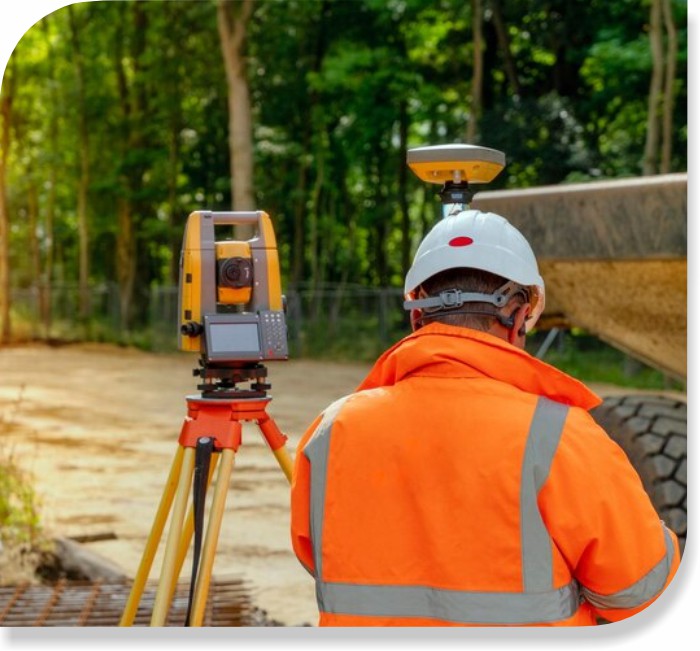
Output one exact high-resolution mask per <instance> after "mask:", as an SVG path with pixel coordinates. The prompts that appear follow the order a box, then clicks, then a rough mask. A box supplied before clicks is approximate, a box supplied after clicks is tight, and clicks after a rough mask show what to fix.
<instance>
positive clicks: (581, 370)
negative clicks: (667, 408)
mask: <svg viewBox="0 0 700 651" xmlns="http://www.w3.org/2000/svg"><path fill="white" fill-rule="evenodd" d="M562 335H563V336H562ZM560 337H561V339H560V342H559V344H558V345H555V346H553V347H552V348H550V349H549V351H548V352H547V354H546V356H545V357H544V361H545V362H547V363H548V364H551V365H552V366H555V367H557V368H558V369H560V370H562V371H564V372H565V373H568V374H569V375H571V376H573V377H575V378H577V379H578V380H581V381H582V382H586V383H590V382H601V383H605V384H614V385H617V386H623V387H630V388H635V389H659V390H676V391H683V390H684V387H683V385H681V384H680V383H679V382H677V381H674V380H671V379H670V378H668V377H667V376H665V375H664V374H663V373H661V372H660V371H657V370H656V369H653V368H651V367H649V366H646V365H644V364H642V363H641V362H638V361H636V360H634V359H632V358H630V357H629V356H627V355H625V353H623V352H621V351H619V350H617V349H615V348H612V347H610V346H608V345H607V344H605V343H603V342H602V341H600V340H599V339H597V338H596V337H593V336H590V335H586V334H585V333H582V332H578V331H572V332H570V333H566V334H564V333H562V334H561V335H560ZM528 348H529V349H530V348H532V352H533V353H534V352H536V349H535V348H534V346H533V343H530V342H528Z"/></svg>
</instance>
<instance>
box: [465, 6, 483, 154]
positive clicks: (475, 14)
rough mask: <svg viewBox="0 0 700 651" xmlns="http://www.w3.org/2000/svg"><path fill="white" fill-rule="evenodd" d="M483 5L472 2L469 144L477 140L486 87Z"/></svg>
mask: <svg viewBox="0 0 700 651" xmlns="http://www.w3.org/2000/svg"><path fill="white" fill-rule="evenodd" d="M483 15H484V11H483V5H482V0H472V39H473V45H474V70H473V73H472V91H471V99H472V101H471V110H470V115H469V122H468V123H467V134H466V136H467V142H468V143H472V142H474V141H475V140H476V137H477V132H478V128H479V118H480V117H481V104H482V94H483V85H484V50H483V42H484V39H483Z"/></svg>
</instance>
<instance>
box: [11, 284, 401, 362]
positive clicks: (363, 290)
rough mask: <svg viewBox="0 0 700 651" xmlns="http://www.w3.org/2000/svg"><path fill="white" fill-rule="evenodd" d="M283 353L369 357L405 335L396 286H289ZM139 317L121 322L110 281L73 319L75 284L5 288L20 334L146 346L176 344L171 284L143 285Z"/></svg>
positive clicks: (96, 290) (92, 294) (168, 347)
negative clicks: (128, 323)
mask: <svg viewBox="0 0 700 651" xmlns="http://www.w3.org/2000/svg"><path fill="white" fill-rule="evenodd" d="M284 295H285V300H286V311H287V327H288V336H289V349H290V354H291V355H292V356H295V357H302V356H314V357H332V358H343V359H361V360H370V359H373V358H374V357H376V355H377V354H378V353H380V352H381V351H382V350H384V349H385V348H386V347H387V346H389V345H391V344H392V343H393V342H395V341H397V340H398V339H399V338H401V337H403V336H404V335H406V334H408V332H409V330H410V327H409V322H408V315H407V313H406V312H405V311H404V310H403V307H402V304H403V296H402V291H401V289H398V288H367V287H363V286H360V285H350V284H325V285H321V286H318V285H317V286H312V285H310V284H301V285H298V286H290V287H288V288H286V290H285V292H284ZM135 300H136V301H138V303H139V304H140V305H145V306H147V309H146V310H145V312H144V316H143V317H142V322H141V323H139V324H136V325H133V326H132V327H131V328H129V329H127V328H126V327H125V325H124V319H122V313H121V304H120V297H119V288H118V286H117V285H116V284H115V283H104V284H100V285H95V286H91V287H90V288H89V293H88V296H87V305H88V314H87V316H86V317H85V318H83V319H81V318H80V313H79V310H80V296H79V288H78V286H77V285H76V284H62V285H54V286H53V287H51V289H50V291H49V290H48V288H46V287H42V286H39V285H36V286H32V287H28V288H23V289H15V290H13V292H12V322H13V334H14V337H15V338H16V339H23V340H60V341H80V340H91V341H111V342H123V343H129V344H136V345H139V346H141V347H143V348H147V349H150V350H154V351H169V350H176V349H177V332H178V330H177V329H178V323H179V318H178V288H177V287H175V286H158V287H152V288H150V289H146V290H144V291H142V292H141V294H139V295H138V296H137V297H136V299H135Z"/></svg>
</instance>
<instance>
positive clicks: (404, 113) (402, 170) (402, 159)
mask: <svg viewBox="0 0 700 651" xmlns="http://www.w3.org/2000/svg"><path fill="white" fill-rule="evenodd" d="M407 149H408V107H407V104H406V101H402V102H401V106H400V107H399V152H400V156H399V188H398V190H399V206H400V209H401V273H402V275H403V276H405V275H406V273H407V272H408V269H409V267H410V266H411V240H412V237H411V216H410V213H409V209H408V165H406V151H407Z"/></svg>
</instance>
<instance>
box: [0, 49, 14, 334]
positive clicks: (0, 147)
mask: <svg viewBox="0 0 700 651" xmlns="http://www.w3.org/2000/svg"><path fill="white" fill-rule="evenodd" d="M14 87H15V74H14V58H10V61H9V62H8V64H7V69H6V72H5V80H4V83H3V85H2V93H1V94H0V118H2V132H0V320H2V330H1V331H0V343H4V344H6V343H8V342H9V341H10V336H11V333H12V326H11V321H10V304H11V301H10V289H11V285H10V211H9V206H8V202H7V161H8V157H9V150H10V128H11V126H12V102H13V99H14Z"/></svg>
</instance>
